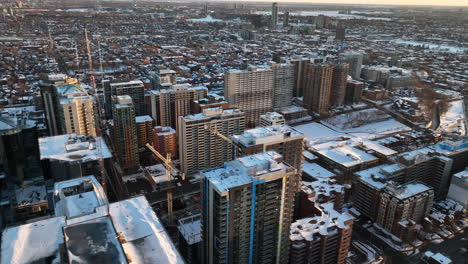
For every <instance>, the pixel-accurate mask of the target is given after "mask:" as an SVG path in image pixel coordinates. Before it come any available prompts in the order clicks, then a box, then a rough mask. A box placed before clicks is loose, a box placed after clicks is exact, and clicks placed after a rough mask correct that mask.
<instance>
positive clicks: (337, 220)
mask: <svg viewBox="0 0 468 264" xmlns="http://www.w3.org/2000/svg"><path fill="white" fill-rule="evenodd" d="M321 207H322V215H320V216H314V217H308V218H303V219H299V220H297V221H296V222H294V223H292V224H291V229H290V231H289V233H290V235H289V238H290V239H291V240H292V241H297V240H306V241H313V240H320V239H321V236H329V235H335V234H337V233H338V229H343V228H348V227H350V225H351V224H352V220H353V217H352V216H350V215H349V214H347V213H339V212H337V211H335V210H334V209H333V203H324V204H322V205H321Z"/></svg>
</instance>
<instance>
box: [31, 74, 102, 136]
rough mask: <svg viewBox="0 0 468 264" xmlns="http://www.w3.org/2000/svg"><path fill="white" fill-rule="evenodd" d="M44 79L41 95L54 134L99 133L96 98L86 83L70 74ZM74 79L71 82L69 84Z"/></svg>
mask: <svg viewBox="0 0 468 264" xmlns="http://www.w3.org/2000/svg"><path fill="white" fill-rule="evenodd" d="M59 76H61V77H60V78H59V77H55V78H52V77H50V78H52V79H53V80H55V79H57V80H56V81H48V82H41V84H40V89H41V96H42V99H43V107H44V110H45V115H46V119H47V127H48V130H49V134H50V135H61V134H71V133H75V134H82V135H90V136H96V124H95V120H94V104H93V98H92V96H90V95H89V94H88V91H87V89H88V88H90V87H86V86H85V85H83V84H78V83H77V82H76V80H75V81H74V82H72V81H71V80H70V79H67V78H66V75H63V76H62V75H59ZM67 82H70V83H67Z"/></svg>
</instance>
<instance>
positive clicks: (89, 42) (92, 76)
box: [84, 28, 96, 89]
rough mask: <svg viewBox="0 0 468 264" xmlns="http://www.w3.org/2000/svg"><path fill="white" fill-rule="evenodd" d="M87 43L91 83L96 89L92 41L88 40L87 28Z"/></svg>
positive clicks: (86, 32) (86, 31)
mask: <svg viewBox="0 0 468 264" xmlns="http://www.w3.org/2000/svg"><path fill="white" fill-rule="evenodd" d="M84 33H85V41H86V52H87V53H88V61H89V79H90V81H91V86H92V87H93V88H94V89H96V79H95V78H94V68H93V57H92V56H91V45H90V44H91V41H90V40H89V39H88V30H87V29H86V28H85V32H84Z"/></svg>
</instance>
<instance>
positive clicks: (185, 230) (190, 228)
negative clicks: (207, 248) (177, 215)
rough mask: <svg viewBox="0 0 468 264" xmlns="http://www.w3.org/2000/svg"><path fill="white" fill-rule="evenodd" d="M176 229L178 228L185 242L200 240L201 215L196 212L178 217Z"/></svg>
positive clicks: (194, 242)
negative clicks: (181, 217)
mask: <svg viewBox="0 0 468 264" xmlns="http://www.w3.org/2000/svg"><path fill="white" fill-rule="evenodd" d="M177 229H179V232H180V234H182V236H183V238H184V239H185V241H186V242H187V244H189V245H193V244H196V243H199V242H201V241H202V237H201V215H199V214H198V215H194V216H189V217H186V218H183V219H180V220H179V225H178V226H177Z"/></svg>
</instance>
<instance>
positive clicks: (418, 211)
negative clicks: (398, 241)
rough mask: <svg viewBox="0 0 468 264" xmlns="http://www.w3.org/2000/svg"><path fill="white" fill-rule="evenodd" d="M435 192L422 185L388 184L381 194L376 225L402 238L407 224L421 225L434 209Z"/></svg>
mask: <svg viewBox="0 0 468 264" xmlns="http://www.w3.org/2000/svg"><path fill="white" fill-rule="evenodd" d="M433 199H434V192H433V191H432V188H430V187H428V186H426V185H424V184H422V183H408V184H404V185H400V186H395V185H392V184H387V185H386V186H385V187H384V188H383V189H382V192H381V194H380V199H379V207H378V208H379V209H378V212H377V219H376V223H377V224H379V225H380V226H382V227H383V228H385V229H386V230H388V231H390V232H391V233H392V234H395V235H397V236H398V237H400V235H401V231H402V229H404V226H405V224H404V223H403V221H414V223H415V224H421V223H422V221H423V219H424V217H426V216H428V215H429V212H430V210H431V208H432V201H433Z"/></svg>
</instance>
